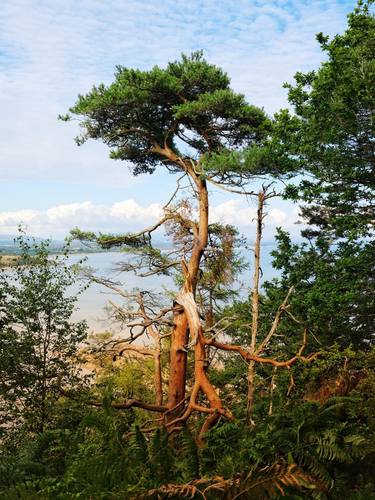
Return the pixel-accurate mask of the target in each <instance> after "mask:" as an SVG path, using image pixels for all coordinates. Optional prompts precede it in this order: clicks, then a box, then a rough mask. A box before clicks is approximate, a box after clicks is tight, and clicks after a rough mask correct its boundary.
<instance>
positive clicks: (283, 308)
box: [255, 287, 293, 354]
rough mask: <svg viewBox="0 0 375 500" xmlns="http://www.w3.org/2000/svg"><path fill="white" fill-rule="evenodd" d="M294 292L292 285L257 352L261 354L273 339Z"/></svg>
mask: <svg viewBox="0 0 375 500" xmlns="http://www.w3.org/2000/svg"><path fill="white" fill-rule="evenodd" d="M292 292H293V287H290V288H289V290H288V293H287V294H286V297H285V299H284V300H283V302H282V303H281V304H280V306H279V308H278V309H277V312H276V314H275V318H274V320H273V322H272V325H271V328H270V331H269V332H268V334H267V335H266V337H265V338H264V340H263V341H262V342H261V344H260V346H259V347H258V348H257V349H256V350H255V353H256V354H260V353H261V352H262V351H263V349H265V347H267V344H268V343H269V341H270V340H271V338H272V336H273V335H274V334H275V333H276V330H277V328H278V326H279V323H280V320H281V316H282V314H283V312H284V311H286V310H287V309H286V308H287V304H288V300H289V297H290V294H291V293H292Z"/></svg>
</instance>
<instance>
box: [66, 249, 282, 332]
mask: <svg viewBox="0 0 375 500" xmlns="http://www.w3.org/2000/svg"><path fill="white" fill-rule="evenodd" d="M274 248H275V245H274V244H265V245H264V247H263V249H262V265H261V267H262V271H263V277H262V281H265V280H270V279H272V278H273V277H275V276H277V271H276V270H275V269H273V268H272V264H271V262H272V258H271V255H270V252H271V251H272V250H273V249H274ZM247 253H248V255H246V256H245V257H246V261H247V262H249V267H248V269H247V270H245V271H244V272H243V274H242V275H241V277H240V281H239V282H238V283H236V285H235V288H237V289H240V291H241V292H240V293H241V294H243V295H245V294H246V293H248V291H249V289H250V288H251V286H252V276H253V272H254V269H253V264H252V261H253V252H252V251H248V252H247ZM126 258H128V256H125V255H124V254H123V253H121V252H101V253H87V254H84V253H82V254H74V255H72V256H71V257H70V261H71V263H76V262H78V261H80V260H81V259H85V262H84V264H83V265H84V266H86V267H90V268H91V269H92V270H93V271H94V273H95V274H96V275H98V276H101V277H105V278H109V279H111V280H112V281H115V282H119V283H121V284H122V289H123V290H126V291H131V290H132V289H133V288H139V289H140V290H150V291H153V292H155V293H160V294H163V293H164V291H165V289H169V290H170V289H175V288H176V287H175V284H174V283H173V279H172V278H171V277H169V276H162V277H160V276H148V277H146V278H141V277H138V276H135V275H134V273H132V272H120V271H119V269H118V268H119V265H120V263H121V262H123V261H124V260H125V259H126ZM77 290H78V287H73V290H72V292H73V293H75V292H76V291H77ZM109 300H111V301H113V302H114V303H121V299H120V298H119V297H118V296H116V295H115V294H114V293H111V292H110V291H109V290H108V289H106V288H105V287H104V286H102V285H98V284H96V283H94V284H91V285H90V286H89V288H88V289H87V290H85V291H84V292H83V293H82V294H81V295H79V299H78V303H77V310H76V312H75V313H74V317H73V319H74V320H82V319H85V320H86V321H87V323H88V325H89V329H90V330H91V331H95V332H103V331H107V330H113V329H114V327H113V325H111V323H110V322H109V320H108V319H107V315H106V312H105V305H106V304H107V303H108V301H109Z"/></svg>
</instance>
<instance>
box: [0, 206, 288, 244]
mask: <svg viewBox="0 0 375 500" xmlns="http://www.w3.org/2000/svg"><path fill="white" fill-rule="evenodd" d="M162 213H163V208H162V206H161V205H160V204H158V203H152V204H150V205H146V206H142V205H140V204H139V203H137V202H136V201H135V200H133V199H129V200H124V201H121V202H117V203H114V204H112V205H97V204H94V203H92V202H90V201H86V202H83V203H71V204H68V205H58V206H55V207H51V208H48V209H47V210H44V211H42V210H32V209H25V210H18V211H13V212H0V235H1V234H14V233H16V231H17V226H18V225H19V224H23V225H25V226H26V229H27V231H28V233H29V234H32V235H35V236H44V237H46V236H48V237H53V238H62V237H64V236H66V235H67V234H68V233H69V230H70V229H72V228H73V227H76V226H78V227H79V228H80V229H82V230H87V231H107V232H118V233H121V232H127V231H135V230H138V229H141V228H142V227H146V226H147V225H149V224H152V223H154V222H156V221H157V220H158V219H159V218H160V217H161V216H162ZM255 217H256V208H254V207H250V206H247V205H246V204H245V203H244V202H243V201H242V200H227V201H225V202H223V203H220V204H218V205H216V206H213V207H212V208H211V212H210V221H211V222H222V223H226V224H233V225H235V226H237V227H239V228H240V230H241V231H243V232H245V234H247V235H248V236H249V237H252V236H253V229H254V227H255ZM297 219H298V215H297V212H296V210H294V211H291V212H289V213H287V212H286V211H284V210H282V209H280V208H271V209H270V210H269V211H268V216H267V219H266V234H267V236H268V237H270V236H271V235H272V234H273V232H274V230H275V227H276V226H279V225H281V226H283V227H284V228H287V229H289V230H290V229H293V225H294V223H295V222H296V220H297Z"/></svg>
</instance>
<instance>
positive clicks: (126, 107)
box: [65, 52, 269, 175]
mask: <svg viewBox="0 0 375 500" xmlns="http://www.w3.org/2000/svg"><path fill="white" fill-rule="evenodd" d="M70 112H71V113H72V114H73V115H78V117H79V120H80V125H81V127H82V131H83V133H82V135H81V136H80V137H78V138H77V143H78V144H82V143H84V142H85V141H86V140H87V139H89V138H91V139H100V140H102V141H103V142H104V143H105V144H107V145H108V146H109V147H110V149H111V157H112V158H114V159H120V160H127V161H129V162H130V163H131V164H132V166H133V173H134V174H135V175H137V174H139V173H143V172H150V173H152V172H153V171H154V169H155V167H156V166H157V165H158V164H161V163H162V164H164V165H166V166H167V167H168V168H169V169H170V170H172V171H174V170H181V169H182V167H181V164H179V163H178V162H176V161H173V160H171V158H166V157H165V155H163V154H161V149H165V148H168V149H169V150H170V151H172V152H173V154H174V155H176V156H177V157H180V158H184V159H187V158H191V159H192V160H198V159H200V157H201V156H202V155H203V154H206V153H215V152H219V151H221V150H224V149H226V150H228V149H233V148H241V147H244V146H247V145H249V144H250V143H254V142H255V143H256V142H258V141H259V140H261V139H262V138H263V137H264V136H265V134H266V133H267V131H268V129H269V120H268V118H267V117H266V115H265V113H264V112H263V111H262V110H261V109H259V108H257V107H255V106H251V105H249V104H247V102H246V100H245V98H244V96H243V95H241V94H237V93H235V92H233V90H231V88H230V81H229V78H228V76H227V75H226V74H225V73H224V72H223V71H222V70H221V69H220V68H218V67H216V66H214V65H212V64H209V63H208V62H207V61H206V60H205V59H204V58H203V56H202V53H201V52H195V53H193V54H192V55H191V56H189V57H188V56H185V55H182V57H181V60H179V61H175V62H172V63H169V64H168V66H167V67H166V68H165V69H161V68H159V67H158V66H155V67H154V68H152V69H151V70H150V71H141V70H135V69H128V68H124V67H122V66H118V67H117V71H116V73H115V80H114V82H113V83H112V84H111V85H109V86H108V87H106V86H104V85H99V86H98V87H93V89H92V90H91V92H89V93H88V94H87V95H85V96H79V98H78V101H77V103H76V104H75V106H73V107H72V108H71V109H70ZM69 118H70V116H69V115H68V116H67V117H65V119H69Z"/></svg>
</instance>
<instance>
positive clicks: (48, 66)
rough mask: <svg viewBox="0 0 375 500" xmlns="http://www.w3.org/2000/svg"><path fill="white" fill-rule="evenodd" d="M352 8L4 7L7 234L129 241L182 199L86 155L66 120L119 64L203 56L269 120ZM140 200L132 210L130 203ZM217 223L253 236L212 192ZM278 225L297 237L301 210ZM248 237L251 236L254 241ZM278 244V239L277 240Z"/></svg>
mask: <svg viewBox="0 0 375 500" xmlns="http://www.w3.org/2000/svg"><path fill="white" fill-rule="evenodd" d="M354 5H355V2H353V1H349V0H310V1H308V0H293V1H290V0H270V1H262V0H191V1H189V2H186V1H181V0H173V1H172V0H157V1H156V0H75V1H73V0H2V1H1V2H0V26H1V29H0V109H1V121H0V151H1V155H0V182H1V197H0V234H3V233H10V232H14V230H15V227H16V226H17V224H18V223H19V222H20V221H23V222H24V223H25V224H26V225H27V226H28V227H29V230H30V232H31V233H34V234H37V235H42V236H53V237H61V236H64V235H65V234H66V233H67V232H68V230H69V228H71V227H72V226H76V225H78V226H80V227H82V228H85V229H93V230H95V229H96V230H105V229H106V228H108V229H109V230H112V231H122V230H131V229H133V228H135V227H139V226H140V225H142V224H148V223H149V222H150V221H152V220H154V219H155V217H157V216H158V213H159V212H160V204H163V202H165V201H166V200H167V199H168V195H169V193H170V192H172V191H173V182H174V181H173V177H171V176H170V175H168V174H165V173H163V172H158V173H157V175H154V176H141V177H137V178H134V177H132V175H131V174H130V173H129V172H128V170H127V168H126V165H123V164H120V163H118V162H114V161H111V160H109V159H108V151H107V150H106V148H105V146H103V145H101V144H95V143H93V142H92V143H89V144H86V145H85V146H84V147H82V148H78V147H77V146H76V145H75V143H74V141H73V137H74V136H75V135H76V134H77V128H76V124H75V123H68V124H67V123H63V122H59V121H58V120H57V115H58V114H59V113H65V112H66V111H67V109H68V107H69V106H70V105H72V104H73V103H74V102H75V99H76V96H77V94H78V93H85V92H86V91H88V90H89V89H90V87H91V86H92V85H93V84H98V83H100V82H104V83H110V82H111V79H112V75H113V71H114V67H115V66H116V65H117V64H121V65H124V66H134V67H140V68H142V69H147V68H150V67H152V66H153V65H155V64H158V65H160V66H163V65H165V64H166V63H167V62H168V61H169V60H174V59H176V58H178V57H179V55H180V53H181V52H185V53H190V52H191V51H193V50H197V49H203V50H204V52H205V56H206V58H207V59H208V60H209V61H211V62H213V63H215V64H217V65H220V66H222V67H223V68H224V69H225V70H226V71H227V72H228V74H229V75H230V77H231V79H232V85H233V88H234V89H235V90H237V91H239V92H242V93H244V94H245V95H246V97H247V99H248V100H249V102H251V103H253V104H256V105H258V106H262V107H264V108H265V110H266V111H267V112H268V113H269V114H272V113H274V112H275V111H277V110H278V109H279V108H281V107H286V106H287V100H286V91H285V89H283V88H282V83H283V82H285V81H292V78H293V74H294V73H295V72H296V71H306V70H310V69H314V68H317V67H318V65H319V64H320V63H321V61H322V60H323V55H322V53H321V51H320V49H319V46H318V44H317V42H316V41H315V34H316V33H317V32H319V31H323V32H324V33H325V34H329V35H332V34H335V33H337V32H342V31H343V30H344V29H345V26H346V15H347V14H348V13H349V12H350V11H351V10H352V9H353V7H354ZM131 200H133V201H131ZM212 201H213V218H214V219H215V218H216V219H221V220H225V221H227V222H237V223H238V224H239V225H240V226H241V228H242V227H243V228H244V229H245V230H246V231H247V230H248V231H249V232H250V231H251V227H252V222H251V219H252V215H253V213H254V206H253V205H252V203H251V202H250V203H248V202H247V201H246V200H244V199H234V198H233V196H229V195H227V194H223V193H212ZM269 211H270V216H269V226H270V231H271V232H272V230H273V228H274V227H275V226H276V225H279V224H281V225H283V226H285V227H287V228H288V229H291V230H292V231H294V232H297V231H298V228H296V226H295V225H294V222H295V220H296V217H297V212H298V210H297V209H296V207H291V206H290V205H289V204H286V203H283V202H280V201H278V202H276V204H275V205H274V206H273V207H270V210H269ZM246 231H245V232H246ZM270 234H271V233H270Z"/></svg>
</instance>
